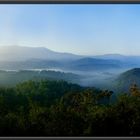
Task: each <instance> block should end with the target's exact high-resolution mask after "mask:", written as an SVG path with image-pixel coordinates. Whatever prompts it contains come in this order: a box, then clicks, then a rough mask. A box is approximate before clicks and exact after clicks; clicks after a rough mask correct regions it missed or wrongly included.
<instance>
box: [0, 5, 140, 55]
mask: <svg viewBox="0 0 140 140" xmlns="http://www.w3.org/2000/svg"><path fill="white" fill-rule="evenodd" d="M13 45H16V46H29V47H46V48H48V49H51V50H54V51H58V52H69V53H74V54H82V55H101V54H114V53H115V54H124V55H140V5H136V4H122V5H121V4H114V5H113V4H112V5H111V4H105V5H103V4H90V5H88V4H81V5H80V4H79V5H76V4H75V5H74V4H69V5H68V4H67V5H66V4H52V5H51V4H46V5H44V4H36V5H31V4H30V5H27V4H23V5H20V4H19V5H18V4H15V5H14V4H13V5H10V4H9V5H4V4H1V5H0V47H3V46H9V47H10V46H13Z"/></svg>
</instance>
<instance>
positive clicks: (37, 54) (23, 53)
mask: <svg viewBox="0 0 140 140" xmlns="http://www.w3.org/2000/svg"><path fill="white" fill-rule="evenodd" d="M5 56H6V57H5ZM78 58H82V56H80V55H74V54H71V53H59V52H55V51H52V50H49V49H47V48H45V47H23V46H22V47H21V46H5V47H0V61H25V60H29V59H47V60H69V59H70V60H71V59H78Z"/></svg>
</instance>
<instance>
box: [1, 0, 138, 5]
mask: <svg viewBox="0 0 140 140" xmlns="http://www.w3.org/2000/svg"><path fill="white" fill-rule="evenodd" d="M0 4H140V0H0Z"/></svg>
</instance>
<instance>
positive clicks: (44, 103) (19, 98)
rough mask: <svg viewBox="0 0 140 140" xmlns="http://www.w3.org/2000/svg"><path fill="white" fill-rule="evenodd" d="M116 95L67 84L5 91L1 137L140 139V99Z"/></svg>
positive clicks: (0, 97) (0, 101)
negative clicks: (112, 97) (129, 137)
mask: <svg viewBox="0 0 140 140" xmlns="http://www.w3.org/2000/svg"><path fill="white" fill-rule="evenodd" d="M134 91H135V90H134ZM112 94H113V92H112V91H108V90H105V91H101V90H98V89H95V88H88V87H81V86H79V85H76V84H71V83H67V82H65V81H48V80H43V81H28V82H24V83H21V84H18V85H17V86H15V87H12V88H6V87H3V88H2V87H1V88H0V136H140V97H139V96H135V94H130V95H129V94H123V95H120V96H118V98H117V100H116V102H115V103H110V97H111V96H112Z"/></svg>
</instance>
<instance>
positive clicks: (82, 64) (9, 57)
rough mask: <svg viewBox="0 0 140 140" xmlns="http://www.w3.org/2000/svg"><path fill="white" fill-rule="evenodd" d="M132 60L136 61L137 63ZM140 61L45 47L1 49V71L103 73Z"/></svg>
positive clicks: (110, 55)
mask: <svg viewBox="0 0 140 140" xmlns="http://www.w3.org/2000/svg"><path fill="white" fill-rule="evenodd" d="M130 60H131V61H132V62H134V61H133V60H135V63H132V62H130ZM136 60H137V61H136ZM138 60H140V57H133V58H132V57H131V56H130V57H128V56H122V55H119V54H108V55H101V56H84V55H76V54H72V53H61V52H55V51H52V50H49V49H47V48H45V47H23V46H22V47H21V46H5V47H0V69H34V68H37V69H45V68H46V69H48V68H50V69H53V68H55V69H56V68H57V69H62V70H67V71H100V70H102V71H103V70H108V69H121V68H126V67H132V66H133V65H134V66H135V65H137V62H138ZM138 64H139V63H138Z"/></svg>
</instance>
